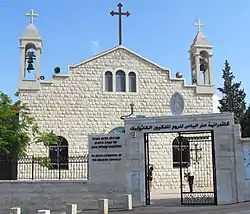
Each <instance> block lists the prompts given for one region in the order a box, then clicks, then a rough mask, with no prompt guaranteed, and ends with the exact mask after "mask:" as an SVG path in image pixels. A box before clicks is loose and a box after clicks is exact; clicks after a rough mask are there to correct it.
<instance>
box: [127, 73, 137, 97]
mask: <svg viewBox="0 0 250 214" xmlns="http://www.w3.org/2000/svg"><path fill="white" fill-rule="evenodd" d="M128 81H129V92H136V75H135V73H134V72H130V73H129V75H128Z"/></svg>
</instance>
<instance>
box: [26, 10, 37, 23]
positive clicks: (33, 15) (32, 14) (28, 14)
mask: <svg viewBox="0 0 250 214" xmlns="http://www.w3.org/2000/svg"><path fill="white" fill-rule="evenodd" d="M26 16H29V17H30V24H34V17H38V16H39V14H36V13H34V9H31V10H30V13H26Z"/></svg>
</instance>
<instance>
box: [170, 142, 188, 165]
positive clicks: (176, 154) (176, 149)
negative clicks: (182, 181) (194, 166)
mask: <svg viewBox="0 0 250 214" xmlns="http://www.w3.org/2000/svg"><path fill="white" fill-rule="evenodd" d="M180 143H181V148H182V152H180ZM172 150H173V151H172V152H173V168H180V161H181V163H182V167H187V164H188V163H190V144H189V141H188V139H187V138H184V137H176V138H175V139H174V141H173V144H172ZM181 156H182V160H181Z"/></svg>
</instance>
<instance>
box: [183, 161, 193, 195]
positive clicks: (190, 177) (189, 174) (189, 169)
mask: <svg viewBox="0 0 250 214" xmlns="http://www.w3.org/2000/svg"><path fill="white" fill-rule="evenodd" d="M184 177H186V178H187V180H188V185H189V189H190V192H193V184H194V172H193V169H192V166H191V165H190V163H188V164H187V172H186V173H185V175H184Z"/></svg>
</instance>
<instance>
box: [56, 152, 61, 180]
mask: <svg viewBox="0 0 250 214" xmlns="http://www.w3.org/2000/svg"><path fill="white" fill-rule="evenodd" d="M58 162H59V164H58V163H57V165H58V167H59V171H58V173H59V175H58V179H59V180H61V158H60V155H59V156H58Z"/></svg>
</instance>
